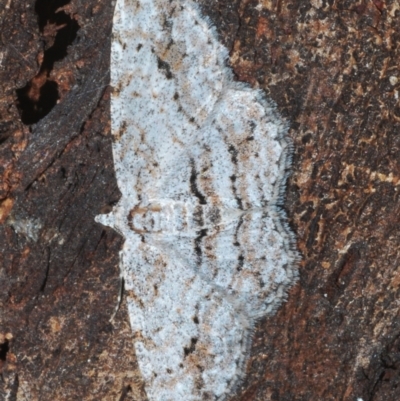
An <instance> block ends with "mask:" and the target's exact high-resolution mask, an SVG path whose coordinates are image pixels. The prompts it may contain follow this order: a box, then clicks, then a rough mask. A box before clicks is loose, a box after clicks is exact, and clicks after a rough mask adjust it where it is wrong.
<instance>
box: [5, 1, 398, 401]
mask: <svg viewBox="0 0 400 401" xmlns="http://www.w3.org/2000/svg"><path fill="white" fill-rule="evenodd" d="M49 3H51V4H50V6H49ZM201 3H202V5H203V8H204V12H205V14H207V15H208V16H209V17H210V19H211V21H212V22H213V23H214V24H215V26H216V27H217V29H218V32H219V34H220V36H221V40H223V41H224V43H225V44H226V46H227V47H228V48H229V49H230V55H231V57H230V63H231V65H232V67H233V69H234V71H235V74H236V76H237V79H238V80H242V81H246V82H249V83H250V84H252V85H253V86H255V87H260V88H263V89H265V90H266V92H267V93H268V94H269V96H271V97H272V98H273V99H274V100H275V102H276V103H277V105H278V108H279V110H280V111H281V113H282V114H283V115H284V116H285V117H286V118H287V119H288V120H289V122H290V126H291V136H292V138H293V141H294V161H293V174H292V176H291V177H290V180H289V184H288V188H287V201H286V209H287V211H288V214H289V216H290V222H291V225H292V227H293V229H294V231H295V232H297V235H298V248H299V250H300V252H301V253H302V255H303V260H302V263H301V266H300V280H299V282H298V283H297V285H296V286H295V287H293V289H292V290H291V292H290V296H289V300H288V302H287V303H286V304H285V305H283V307H282V308H281V309H280V310H279V312H278V313H277V315H276V316H274V317H271V318H268V319H264V320H263V321H260V322H259V324H258V326H257V328H256V330H255V333H254V341H253V347H252V353H251V358H250V360H249V363H248V366H247V378H246V380H245V382H244V383H243V384H242V385H241V386H240V388H239V389H238V393H237V394H236V395H235V396H234V397H233V398H232V400H235V401H256V400H258V401H264V400H274V401H284V400H285V401H300V400H301V401H309V400H324V401H328V400H345V401H347V400H349V401H356V400H357V398H360V399H362V400H363V401H397V400H398V399H400V396H399V394H400V314H399V308H400V268H399V256H400V255H399V250H400V233H399V227H400V226H399V223H400V200H399V191H398V189H399V185H400V135H399V133H400V100H399V91H400V71H399V69H400V46H399V43H400V3H399V1H394V0H392V1H383V0H364V1H333V0H312V1H309V2H308V1H302V0H298V1H294V0H281V1H279V0H274V1H273V0H270V1H269V0H264V1H262V0H214V1H212V2H210V1H207V0H201ZM60 8H62V9H61V10H60ZM57 10H58V11H57ZM112 12H113V6H112V4H111V2H110V1H107V2H105V1H102V0H97V1H96V0H89V1H83V0H71V1H68V0H54V1H52V2H46V1H44V0H36V1H22V0H1V3H0V177H1V178H0V223H1V224H0V288H1V291H0V373H1V377H0V400H3V399H4V400H7V401H20V400H29V401H31V400H32V401H36V400H39V401H46V400H49V401H50V400H52V401H53V400H60V401H64V400H65V401H69V400H104V401H106V400H110V401H111V400H113V401H114V400H116V401H133V400H135V401H144V400H145V399H146V398H145V395H144V392H143V386H142V382H141V378H140V372H139V371H138V369H137V365H136V362H135V356H134V352H133V347H132V340H131V332H130V328H129V322H128V320H127V314H126V309H125V304H124V302H123V303H122V306H121V308H120V310H119V311H118V313H117V314H116V317H115V319H114V321H113V322H109V318H110V316H111V315H112V313H113V311H114V309H115V306H116V304H117V298H118V291H119V279H118V274H119V272H118V250H119V249H120V247H121V245H122V239H121V238H120V237H119V236H118V235H117V234H115V233H114V232H113V231H111V230H104V229H103V228H102V227H101V226H100V225H98V224H96V223H95V222H94V220H93V218H94V216H95V215H96V214H98V213H100V212H104V211H106V210H107V208H109V207H110V206H111V205H112V204H113V203H114V202H115V201H116V200H117V199H118V198H119V192H118V189H117V187H116V181H115V177H114V172H113V164H112V156H111V138H110V128H109V117H110V116H109V88H108V87H107V83H108V76H109V60H108V59H109V50H110V31H111V20H112Z"/></svg>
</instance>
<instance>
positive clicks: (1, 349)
mask: <svg viewBox="0 0 400 401" xmlns="http://www.w3.org/2000/svg"><path fill="white" fill-rule="evenodd" d="M9 350H10V345H9V343H8V340H6V341H5V342H4V343H2V344H0V361H5V360H6V359H7V353H8V351H9Z"/></svg>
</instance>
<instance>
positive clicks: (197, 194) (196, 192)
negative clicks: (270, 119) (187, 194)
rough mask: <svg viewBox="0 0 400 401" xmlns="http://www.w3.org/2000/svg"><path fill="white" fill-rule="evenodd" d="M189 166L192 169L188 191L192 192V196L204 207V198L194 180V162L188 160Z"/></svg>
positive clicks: (195, 177)
mask: <svg viewBox="0 0 400 401" xmlns="http://www.w3.org/2000/svg"><path fill="white" fill-rule="evenodd" d="M190 165H191V167H192V171H191V174H190V190H191V191H192V192H193V195H194V196H195V197H196V198H197V199H198V200H199V202H200V205H206V204H207V201H206V197H205V196H204V195H203V194H202V193H201V192H200V191H199V188H198V187H197V183H196V179H197V175H198V173H197V171H196V168H195V165H194V160H193V159H190Z"/></svg>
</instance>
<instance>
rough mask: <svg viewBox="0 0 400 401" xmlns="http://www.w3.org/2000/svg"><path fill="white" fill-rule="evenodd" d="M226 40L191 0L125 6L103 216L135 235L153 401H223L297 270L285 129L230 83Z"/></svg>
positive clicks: (135, 324) (128, 244)
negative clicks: (287, 202)
mask: <svg viewBox="0 0 400 401" xmlns="http://www.w3.org/2000/svg"><path fill="white" fill-rule="evenodd" d="M216 38H217V36H216V34H215V32H214V31H213V29H212V28H210V26H209V24H208V22H207V21H206V20H205V19H204V18H203V17H202V16H201V14H200V12H199V10H198V8H197V6H196V5H195V3H194V2H193V1H191V0H185V1H182V0H117V4H116V10H115V15H114V25H113V40H112V51H111V84H112V87H113V92H112V101H111V126H112V134H113V139H114V143H113V156H114V163H115V168H116V175H117V181H118V187H119V189H120V191H121V193H122V197H121V200H120V202H119V203H118V205H116V207H115V208H114V210H113V212H112V213H111V214H110V215H106V216H105V215H103V216H99V217H98V218H97V221H99V222H101V223H103V224H105V225H109V226H111V227H113V228H115V229H116V230H118V231H119V232H121V233H122V234H123V235H124V237H125V244H124V247H123V250H122V251H121V271H122V274H123V276H124V279H125V288H126V290H127V294H128V296H127V299H128V308H129V316H130V320H131V325H132V330H133V331H134V336H135V349H136V353H137V358H138V363H139V366H140V369H141V371H142V373H143V378H144V380H145V383H146V392H147V395H148V398H149V400H150V401H206V400H208V401H216V400H223V399H224V398H226V396H227V395H228V394H229V392H230V391H231V389H232V387H233V386H234V385H235V384H237V381H238V378H239V377H240V375H241V374H242V372H243V367H242V364H243V361H244V357H245V353H246V352H247V346H248V341H247V340H248V336H249V333H250V330H251V326H252V324H253V323H254V320H255V318H256V317H258V316H260V315H262V314H265V313H268V312H270V311H272V310H274V308H276V306H277V305H278V304H279V302H280V301H281V300H282V299H283V298H284V293H285V290H286V288H287V286H288V285H289V284H290V283H292V282H293V280H294V276H295V273H294V269H293V262H294V260H295V253H294V252H293V251H292V244H291V243H292V238H291V234H290V231H289V230H288V229H287V227H286V226H285V223H282V221H284V218H282V216H280V213H281V212H280V210H279V208H278V206H277V204H278V202H279V198H280V191H281V186H282V185H283V182H284V177H285V174H286V172H285V168H286V165H287V160H286V155H287V147H288V145H287V143H286V142H285V139H284V136H285V126H284V125H282V123H281V122H280V121H281V120H280V118H279V116H278V115H277V114H276V113H275V111H274V108H273V107H272V106H271V105H270V104H268V103H267V102H266V101H265V100H263V98H262V96H261V94H260V93H259V92H257V91H254V90H251V89H250V88H248V87H247V86H245V85H241V84H238V83H234V82H233V79H232V75H231V72H230V71H229V69H228V68H227V67H226V66H225V60H226V58H227V51H226V49H225V48H224V47H223V46H222V45H221V44H220V43H219V42H218V40H217V39H216ZM283 217H284V216H283Z"/></svg>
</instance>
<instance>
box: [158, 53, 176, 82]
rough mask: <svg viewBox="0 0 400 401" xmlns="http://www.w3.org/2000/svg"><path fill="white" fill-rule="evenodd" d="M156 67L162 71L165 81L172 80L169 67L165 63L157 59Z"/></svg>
mask: <svg viewBox="0 0 400 401" xmlns="http://www.w3.org/2000/svg"><path fill="white" fill-rule="evenodd" d="M157 67H158V69H159V70H163V71H164V73H165V77H166V78H167V79H172V77H173V75H172V72H171V66H170V65H169V64H168V63H167V62H166V61H164V60H161V59H160V57H157Z"/></svg>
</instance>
